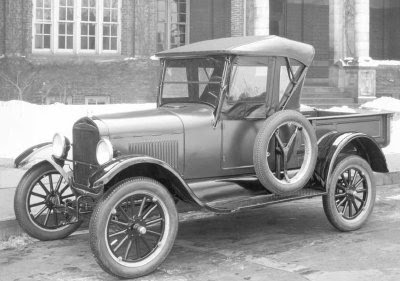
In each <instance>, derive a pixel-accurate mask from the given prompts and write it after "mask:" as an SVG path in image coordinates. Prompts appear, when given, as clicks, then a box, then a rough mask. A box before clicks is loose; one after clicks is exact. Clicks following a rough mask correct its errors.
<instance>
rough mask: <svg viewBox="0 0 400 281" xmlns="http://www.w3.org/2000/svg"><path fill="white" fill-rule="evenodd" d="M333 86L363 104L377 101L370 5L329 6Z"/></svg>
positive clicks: (355, 0)
mask: <svg viewBox="0 0 400 281" xmlns="http://www.w3.org/2000/svg"><path fill="white" fill-rule="evenodd" d="M329 4H330V7H329V10H330V14H329V24H330V34H329V36H330V39H329V41H330V53H331V54H330V57H331V63H330V71H329V84H330V86H335V87H338V88H339V90H341V91H343V92H346V93H348V94H349V96H351V97H353V98H354V99H355V101H356V102H358V103H363V102H365V101H366V100H370V99H373V98H375V92H376V65H375V64H374V62H373V61H372V60H371V58H370V57H369V1H365V0H344V1H336V0H330V2H329Z"/></svg>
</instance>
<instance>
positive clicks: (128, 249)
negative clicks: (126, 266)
mask: <svg viewBox="0 0 400 281" xmlns="http://www.w3.org/2000/svg"><path fill="white" fill-rule="evenodd" d="M131 248H132V240H129V243H128V247H126V250H125V255H124V260H127V259H128V255H129V252H130V250H131Z"/></svg>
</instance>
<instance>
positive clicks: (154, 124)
mask: <svg viewBox="0 0 400 281" xmlns="http://www.w3.org/2000/svg"><path fill="white" fill-rule="evenodd" d="M92 119H93V121H95V122H96V124H97V126H98V127H99V130H100V134H101V135H108V136H110V137H111V138H124V137H130V136H135V137H138V136H152V135H153V136H155V135H163V134H181V133H182V132H183V124H182V121H181V119H180V118H179V117H178V116H176V115H175V114H173V113H171V112H169V111H167V110H165V109H163V108H155V109H150V110H144V111H133V112H122V113H113V114H105V115H98V116H93V117H92Z"/></svg>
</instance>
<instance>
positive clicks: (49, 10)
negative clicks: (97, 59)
mask: <svg viewBox="0 0 400 281" xmlns="http://www.w3.org/2000/svg"><path fill="white" fill-rule="evenodd" d="M33 3H34V5H33V11H34V12H33V28H32V32H33V35H34V36H33V41H34V42H33V52H36V53H40V52H44V53H85V54H86V53H89V54H90V53H92V54H101V53H118V52H119V49H120V46H119V45H120V43H119V41H120V38H121V35H120V33H121V32H120V20H121V15H120V8H121V0H34V1H33Z"/></svg>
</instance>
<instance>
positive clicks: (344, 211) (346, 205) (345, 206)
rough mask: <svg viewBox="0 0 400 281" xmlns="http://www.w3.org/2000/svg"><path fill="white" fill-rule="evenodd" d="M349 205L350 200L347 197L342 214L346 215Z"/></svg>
mask: <svg viewBox="0 0 400 281" xmlns="http://www.w3.org/2000/svg"><path fill="white" fill-rule="evenodd" d="M348 206H349V201H348V200H347V199H346V204H344V208H343V211H342V215H344V214H345V213H346V209H347V207H348Z"/></svg>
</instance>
